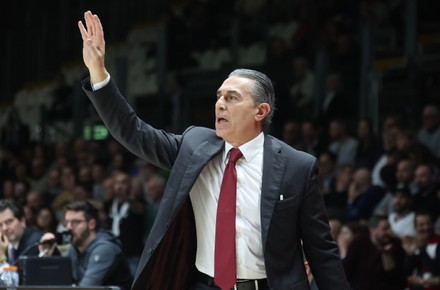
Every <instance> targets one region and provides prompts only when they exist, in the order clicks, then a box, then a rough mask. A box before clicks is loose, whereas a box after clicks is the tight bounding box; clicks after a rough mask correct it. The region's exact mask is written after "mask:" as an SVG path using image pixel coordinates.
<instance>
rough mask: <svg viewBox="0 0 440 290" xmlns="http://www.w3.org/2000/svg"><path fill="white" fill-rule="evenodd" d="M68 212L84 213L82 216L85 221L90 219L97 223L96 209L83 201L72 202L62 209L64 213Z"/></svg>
mask: <svg viewBox="0 0 440 290" xmlns="http://www.w3.org/2000/svg"><path fill="white" fill-rule="evenodd" d="M68 210H70V211H76V212H78V211H82V212H84V216H85V218H86V220H87V221H89V220H92V219H95V220H96V221H97V222H98V221H99V219H98V209H97V208H96V207H95V206H94V205H93V204H92V203H90V202H88V201H83V200H77V201H72V202H70V203H68V204H67V205H66V206H65V207H64V212H66V211H68Z"/></svg>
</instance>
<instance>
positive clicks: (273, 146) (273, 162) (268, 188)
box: [261, 135, 285, 249]
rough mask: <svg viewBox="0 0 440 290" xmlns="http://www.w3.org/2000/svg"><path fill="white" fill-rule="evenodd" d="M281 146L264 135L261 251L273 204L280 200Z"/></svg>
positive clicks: (281, 174)
mask: <svg viewBox="0 0 440 290" xmlns="http://www.w3.org/2000/svg"><path fill="white" fill-rule="evenodd" d="M281 153H282V150H281V146H280V145H279V144H278V143H276V142H274V141H273V138H271V137H270V136H268V135H266V137H265V141H264V157H263V183H262V187H261V235H262V241H263V249H264V247H265V245H266V239H267V232H268V229H269V225H270V221H271V218H272V213H273V209H274V206H275V203H276V201H277V200H279V198H280V185H281V180H282V177H283V171H284V167H285V160H284V159H283V158H282V154H281Z"/></svg>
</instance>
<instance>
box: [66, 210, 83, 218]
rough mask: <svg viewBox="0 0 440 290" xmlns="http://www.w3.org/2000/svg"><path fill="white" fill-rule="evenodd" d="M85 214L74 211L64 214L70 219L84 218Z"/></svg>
mask: <svg viewBox="0 0 440 290" xmlns="http://www.w3.org/2000/svg"><path fill="white" fill-rule="evenodd" d="M84 216H85V215H84V212H83V211H74V210H67V211H66V212H65V213H64V217H65V218H67V217H70V218H82V217H84Z"/></svg>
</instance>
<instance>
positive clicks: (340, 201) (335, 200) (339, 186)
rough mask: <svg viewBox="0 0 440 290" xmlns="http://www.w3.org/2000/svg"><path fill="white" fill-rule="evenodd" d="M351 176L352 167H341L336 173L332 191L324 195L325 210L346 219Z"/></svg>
mask: <svg viewBox="0 0 440 290" xmlns="http://www.w3.org/2000/svg"><path fill="white" fill-rule="evenodd" d="M352 176H353V167H352V166H351V165H342V166H340V167H339V168H338V169H337V171H336V179H335V182H334V191H332V192H329V193H327V194H325V195H324V203H325V207H326V209H327V210H328V211H329V210H330V209H331V210H333V211H337V212H339V214H341V215H343V216H344V218H345V217H346V211H347V209H346V208H347V198H348V197H347V196H348V189H349V187H350V183H351V180H352Z"/></svg>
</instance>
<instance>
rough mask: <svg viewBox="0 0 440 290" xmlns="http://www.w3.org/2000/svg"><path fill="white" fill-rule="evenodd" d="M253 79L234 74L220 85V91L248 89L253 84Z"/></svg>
mask: <svg viewBox="0 0 440 290" xmlns="http://www.w3.org/2000/svg"><path fill="white" fill-rule="evenodd" d="M252 83H253V80H251V79H249V78H245V77H239V76H232V77H228V78H227V79H226V80H225V81H224V82H223V83H222V85H221V86H220V88H219V89H218V91H217V92H219V91H240V90H245V89H248V88H249V86H250V85H252Z"/></svg>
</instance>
